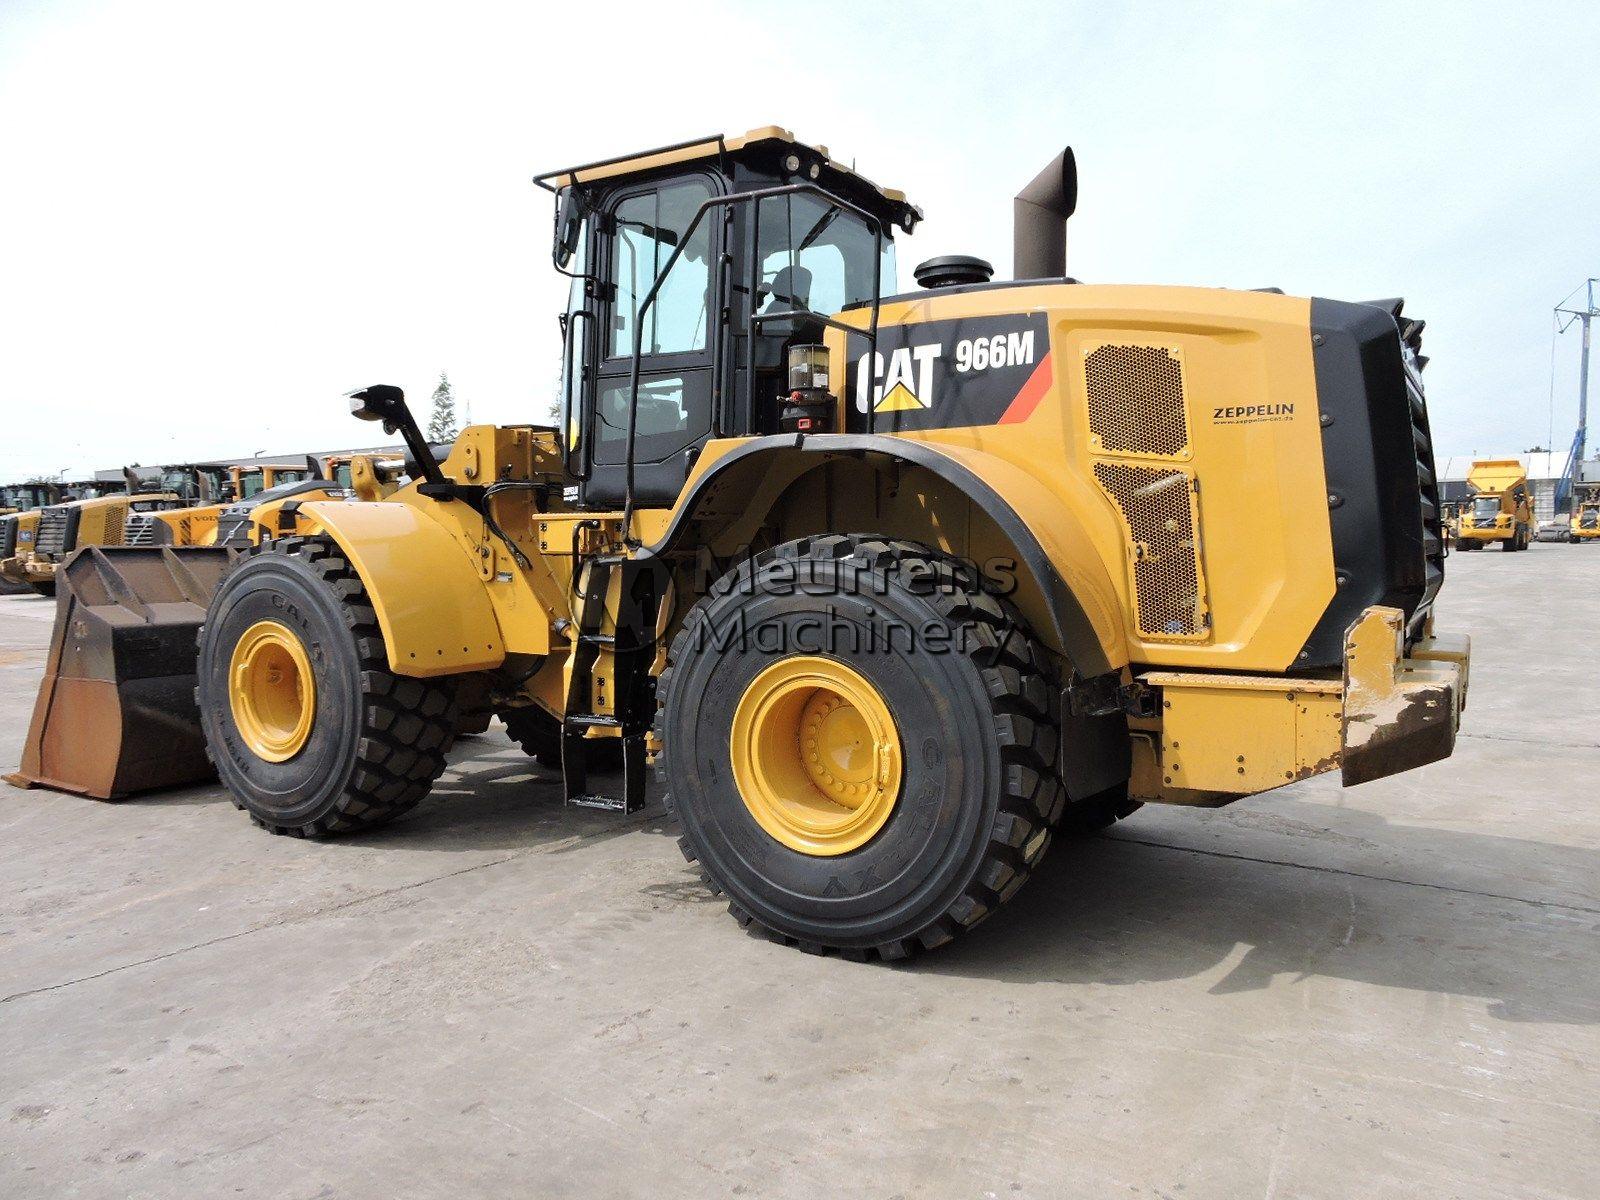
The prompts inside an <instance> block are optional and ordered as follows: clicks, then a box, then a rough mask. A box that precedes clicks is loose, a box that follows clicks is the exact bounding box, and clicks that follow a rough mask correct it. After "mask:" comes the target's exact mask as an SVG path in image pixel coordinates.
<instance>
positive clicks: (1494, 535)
mask: <svg viewBox="0 0 1600 1200" xmlns="http://www.w3.org/2000/svg"><path fill="white" fill-rule="evenodd" d="M1516 536H1517V526H1516V523H1515V522H1512V523H1511V524H1510V525H1505V526H1500V527H1496V526H1493V525H1486V526H1484V527H1483V528H1481V529H1480V528H1478V527H1477V526H1474V525H1468V524H1466V523H1464V522H1463V523H1462V525H1461V527H1460V528H1459V529H1458V530H1457V531H1456V537H1458V538H1460V539H1461V540H1462V541H1464V542H1509V541H1510V540H1511V539H1512V538H1514V537H1516Z"/></svg>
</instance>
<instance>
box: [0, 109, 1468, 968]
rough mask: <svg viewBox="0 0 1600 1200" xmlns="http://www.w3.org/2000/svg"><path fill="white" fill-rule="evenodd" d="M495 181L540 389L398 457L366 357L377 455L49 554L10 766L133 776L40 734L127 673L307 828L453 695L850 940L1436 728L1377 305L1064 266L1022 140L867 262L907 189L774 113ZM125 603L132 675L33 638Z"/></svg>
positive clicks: (889, 940) (51, 778)
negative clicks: (902, 248)
mask: <svg viewBox="0 0 1600 1200" xmlns="http://www.w3.org/2000/svg"><path fill="white" fill-rule="evenodd" d="M537 182H539V183H540V184H541V185H543V186H545V187H546V188H548V189H550V190H551V191H553V192H554V193H555V197H556V205H555V210H556V220H555V229H554V239H553V242H554V251H553V254H554V259H555V265H556V266H557V268H558V269H559V270H561V271H563V272H564V273H566V274H567V275H568V276H569V277H570V278H571V280H572V289H571V298H570V301H569V305H568V309H567V312H566V313H565V315H564V318H563V322H562V324H563V330H564V354H565V361H564V369H563V378H564V398H563V405H562V411H561V417H560V423H559V426H558V427H557V428H554V429H552V428H545V427H540V426H535V425H526V426H509V427H493V426H475V427H472V428H469V429H467V430H466V431H465V432H464V433H463V434H462V435H461V436H460V438H459V439H458V440H457V441H456V443H455V445H454V446H453V448H451V449H450V451H449V453H448V456H447V457H445V458H444V459H443V461H439V459H438V457H436V455H435V454H434V452H433V450H432V449H431V448H430V447H429V446H428V445H427V444H426V442H425V441H424V439H423V437H422V434H421V432H420V430H419V429H418V427H417V424H416V421H415V420H414V418H413V417H412V415H411V414H410V412H409V411H408V409H407V407H406V405H405V402H404V398H403V396H402V394H401V392H400V390H399V389H398V388H394V387H388V386H382V385H379V386H374V387H370V388H367V389H365V390H363V391H360V392H357V393H354V394H353V395H352V397H351V404H352V409H353V412H354V414H355V415H356V416H358V417H360V418H363V419H367V420H374V421H380V422H382V423H383V424H384V425H385V427H386V429H388V430H389V431H390V432H395V431H398V432H399V433H400V434H401V435H402V436H403V438H404V440H405V442H406V445H407V448H408V457H409V459H410V460H411V469H410V471H409V473H410V474H411V476H412V478H413V480H414V482H412V483H410V484H408V485H407V486H405V487H403V488H400V489H399V490H397V491H396V492H394V494H393V495H391V496H388V497H387V498H384V499H382V500H379V501H376V502H360V503H336V502H326V501H320V502H307V503H297V502H295V501H294V500H289V501H286V502H284V503H282V504H281V505H279V506H277V507H276V509H275V510H274V511H273V513H272V515H271V518H270V520H266V521H264V522H260V519H259V518H258V522H260V523H263V524H264V526H265V527H266V528H267V530H268V532H270V533H271V535H272V536H270V537H269V538H267V539H265V540H263V541H261V543H260V544H259V545H258V546H256V547H254V548H252V549H251V550H250V551H249V552H248V553H246V554H243V555H241V556H239V557H238V558H237V561H236V562H233V563H232V564H231V565H230V563H229V561H228V557H227V556H228V555H229V554H230V553H232V552H231V551H228V550H222V549H212V550H207V549H190V550H182V549H173V550H165V551H162V552H160V553H161V555H162V556H163V557H162V558H161V559H160V560H159V561H158V562H151V561H148V560H146V561H143V562H139V563H135V562H134V561H132V560H131V559H129V558H128V557H127V556H128V552H123V554H122V555H120V556H119V555H117V554H115V553H113V552H104V551H84V552H81V553H80V554H79V555H78V556H77V557H76V558H75V559H74V560H73V561H72V562H71V563H69V565H68V566H67V568H66V570H65V572H64V575H65V578H66V581H67V586H68V589H69V591H68V594H67V595H66V596H64V597H63V601H62V608H61V613H60V617H59V619H58V623H57V629H56V640H55V642H54V643H53V645H52V668H54V669H53V671H52V673H51V675H50V676H48V677H47V679H46V684H45V688H44V689H42V690H41V695H40V700H39V703H38V706H37V707H36V709H35V714H34V721H33V726H32V728H31V730H30V736H29V742H28V750H27V758H26V759H25V761H24V764H23V768H22V771H21V773H20V775H19V776H18V777H17V779H18V780H19V781H21V782H29V781H45V782H50V783H51V784H52V785H53V786H62V787H66V788H75V789H77V790H81V791H86V792H88V793H89V794H96V795H107V794H120V793H121V792H126V791H128V790H132V789H133V788H134V787H135V786H140V785H142V781H143V780H148V779H150V778H153V777H155V776H158V775H160V774H161V769H162V765H163V764H162V763H161V762H158V761H152V760H150V759H141V760H140V761H139V762H138V764H137V765H138V767H139V770H137V771H133V770H129V771H122V772H121V773H120V775H119V774H118V772H117V770H116V768H118V767H119V766H121V765H122V764H120V763H113V764H111V767H112V770H111V772H110V774H112V775H117V779H116V781H115V783H114V784H112V785H109V786H108V785H106V784H105V783H104V782H103V779H104V777H105V774H106V773H104V772H102V776H101V778H102V782H91V781H88V780H86V779H85V778H84V773H83V772H82V771H81V770H78V769H77V767H76V766H75V761H74V760H73V758H72V756H71V753H70V752H71V751H72V750H73V749H75V748H81V747H80V746H78V745H77V742H79V741H81V738H82V737H84V736H87V733H86V731H87V730H89V729H91V728H93V725H92V724H91V723H88V722H86V721H85V720H84V719H83V716H82V713H81V712H80V711H78V710H76V709H75V708H74V705H75V704H78V703H82V704H83V705H85V706H87V705H90V704H94V705H98V706H99V707H98V712H99V714H101V719H102V720H104V721H106V722H115V721H122V722H123V723H124V724H126V723H127V721H128V719H129V714H134V715H135V719H137V720H149V719H151V718H150V717H149V713H150V710H151V708H152V707H153V705H152V703H151V701H150V696H151V695H158V696H160V697H161V698H162V699H163V700H168V701H170V703H171V708H170V709H168V710H167V711H166V712H165V713H164V715H165V716H166V718H167V719H169V720H170V722H171V724H172V726H173V727H174V729H175V730H176V731H177V732H178V734H183V732H184V731H185V730H188V731H190V734H191V735H192V736H190V740H189V741H188V742H187V743H185V746H186V747H192V746H193V744H194V743H195V742H196V741H198V740H199V738H198V733H199V731H203V735H204V743H205V744H206V746H207V747H208V748H209V752H210V754H211V756H212V758H213V759H214V761H215V765H216V770H217V772H218V774H219V775H220V776H221V778H222V781H223V782H224V783H225V784H226V785H227V787H228V788H229V790H230V791H231V792H232V794H233V797H234V799H235V801H236V803H238V804H239V806H240V807H242V808H244V809H246V810H247V811H248V813H249V814H250V816H251V817H252V818H253V819H254V820H255V821H256V822H257V823H259V824H261V825H263V826H265V827H266V828H267V829H269V830H271V831H273V832H275V833H283V834H292V835H296V836H321V835H326V834H336V833H345V832H351V831H355V830H361V829H366V828H371V827H373V826H375V825H377V824H380V823H382V822H385V821H387V820H390V819H392V818H393V817H395V816H397V815H399V814H401V813H403V812H405V811H406V810H408V809H409V808H411V807H413V806H414V805H416V804H417V803H418V802H419V801H420V800H422V799H423V798H424V797H425V796H426V795H427V794H428V792H429V790H430V788H431V787H432V785H433V782H434V780H435V779H436V778H437V777H438V776H439V774H440V772H441V771H442V770H443V769H444V764H445V754H446V752H447V751H448V750H449V748H450V745H451V741H452V738H453V737H454V736H455V730H456V729H457V728H459V727H460V725H461V723H462V722H463V720H465V719H467V718H469V717H472V716H477V717H479V718H481V717H482V716H483V715H485V714H487V713H489V712H494V713H498V714H500V715H501V716H503V717H504V718H505V720H506V722H507V725H508V727H509V728H510V729H511V730H512V732H513V735H514V736H516V737H517V738H518V740H519V741H521V742H522V744H523V745H524V747H525V748H527V749H528V750H529V751H530V752H531V753H533V754H535V755H537V756H538V757H539V758H540V759H541V761H545V762H549V763H559V765H560V768H561V772H562V786H563V790H564V793H565V795H566V798H567V800H568V802H569V803H571V804H574V805H583V806H591V807H600V808H607V809H612V810H614V811H616V812H618V813H627V812H633V811H636V810H637V809H638V808H639V807H641V806H642V805H643V803H644V778H645V777H644V772H645V767H646V762H647V759H649V758H654V760H655V766H656V768H657V769H658V771H659V773H660V774H661V776H662V778H663V780H664V782H665V787H666V792H667V805H668V807H669V809H670V810H671V811H672V813H673V814H674V815H675V816H676V818H677V819H678V821H679V822H680V823H681V826H682V846H683V849H684V853H685V854H686V855H687V856H688V857H689V858H690V859H691V860H692V861H695V862H697V863H698V864H699V866H700V868H701V869H702V870H703V872H704V874H705V877H706V879H707V882H708V884H709V886H711V887H712V888H713V889H715V890H716V891H718V892H719V893H722V894H724V895H726V897H727V899H728V904H729V909H730V912H732V914H733V915H734V916H735V917H736V918H737V919H738V920H739V921H740V923H741V924H746V925H754V926H755V927H757V928H759V929H762V930H765V931H766V932H768V933H769V934H770V935H771V936H773V937H775V938H779V939H782V940H785V941H788V942H791V943H795V944H797V945H799V946H801V947H802V948H805V949H808V950H824V949H834V950H837V951H839V952H841V953H843V954H846V955H849V956H851V957H857V958H865V957H871V956H877V957H882V958H899V957H903V956H905V955H907V954H910V953H912V952H914V951H916V950H919V949H925V948H931V947H935V946H939V945H941V944H943V943H945V942H948V941H949V940H950V939H951V938H953V937H955V936H957V935H959V934H961V933H962V932H964V931H965V930H968V929H970V928H972V927H973V926H975V925H977V924H978V923H979V922H981V921H982V920H983V919H984V918H985V916H987V915H988V914H989V913H991V912H992V911H994V910H995V909H996V908H997V907H998V906H999V905H1001V904H1003V903H1004V902H1005V901H1006V900H1008V899H1009V898H1010V897H1011V896H1012V895H1014V894H1015V893H1016V891H1017V889H1018V888H1020V887H1021V886H1022V884H1023V882H1024V881H1025V880H1026V879H1027V878H1028V876H1029V874H1030V872H1031V871H1032V869H1033V868H1034V867H1035V866H1036V865H1037V864H1038V862H1039V861H1040V858H1041V856H1042V855H1043V854H1044V853H1045V852H1046V850H1047V848H1048V847H1049V845H1050V842H1051V840H1052V838H1053V837H1054V836H1055V834H1056V833H1057V832H1058V831H1060V830H1063V829H1068V828H1085V827H1094V826H1097V825H1101V824H1105V823H1108V822H1110V821H1113V820H1116V819H1117V818H1118V817H1120V816H1123V815H1126V814H1127V813H1128V812H1130V811H1131V810H1132V809H1133V808H1135V807H1137V806H1138V805H1139V804H1140V803H1144V802H1163V803H1174V804H1189V805H1200V806H1211V805H1220V804H1226V803H1228V802H1229V801H1231V800H1234V799H1237V798H1238V797H1240V796H1243V795H1249V794H1252V793H1255V792H1261V791H1265V790H1268V789H1271V788H1274V787H1278V786H1281V785H1283V784H1285V783H1288V782H1292V781H1294V780H1298V779H1304V778H1307V777H1309V776H1313V775H1317V774H1320V773H1323V772H1329V771H1335V770H1337V771H1339V772H1340V773H1341V775H1342V777H1343V781H1344V782H1345V783H1346V784H1357V783H1361V782H1363V781H1366V780H1369V779H1376V778H1379V777H1382V776H1386V775H1390V774H1393V773H1396V772H1399V771H1404V770H1408V769H1411V768H1413V767H1417V766H1421V765H1422V764H1424V763H1428V762H1432V761H1435V760H1437V759H1440V758H1443V757H1445V756H1447V755H1448V754H1450V753H1451V750H1452V748H1453V745H1454V738H1455V732H1456V728H1457V723H1458V718H1459V713H1460V709H1461V706H1462V703H1463V701H1464V698H1465V694H1466V688H1467V665H1468V647H1467V643H1466V639H1465V638H1461V637H1447V636H1445V635H1442V634H1438V633H1436V632H1435V631H1434V629H1433V617H1432V612H1433V604H1434V600H1435V598H1436V596H1437V594H1438V591H1439V588H1440V585H1441V583H1442V581H1443V574H1444V545H1443V542H1442V539H1441V533H1442V530H1441V525H1440V513H1439V498H1438V495H1437V490H1436V485H1435V482H1434V467H1433V461H1432V450H1431V436H1430V432H1429V426H1428V413H1427V407H1426V403H1425V401H1424V398H1423V391H1422V384H1421V374H1420V372H1421V365H1422V360H1421V358H1420V331H1421V323H1420V322H1418V321H1416V320H1413V319H1411V318H1409V317H1407V316H1405V314H1404V313H1403V309H1402V306H1401V303H1400V302H1399V301H1379V302H1375V303H1345V302H1340V301H1334V300H1324V299H1306V298H1301V297H1293V296H1286V295H1281V294H1277V293H1273V292H1244V291H1228V290H1221V289H1202V288H1183V287H1132V286H1123V285H1089V284H1080V283H1077V282H1075V281H1073V280H1071V279H1068V278H1066V276H1065V224H1066V219H1067V217H1068V216H1069V215H1070V214H1071V213H1072V211H1073V208H1074V206H1075V203H1076V191H1077V178H1076V168H1075V165H1074V162H1073V158H1072V155H1071V152H1070V151H1067V152H1064V153H1063V154H1061V155H1059V156H1057V157H1056V158H1055V159H1054V160H1053V161H1052V162H1051V163H1050V164H1049V165H1048V166H1047V167H1046V168H1045V170H1044V171H1043V172H1041V173H1040V175H1039V176H1038V177H1037V178H1036V179H1034V180H1033V181H1032V182H1031V183H1030V184H1029V185H1028V186H1027V187H1026V188H1024V189H1023V191H1022V192H1021V193H1020V194H1019V195H1018V196H1017V198H1016V201H1015V204H1014V214H1013V215H1014V224H1015V237H1014V246H1015V274H1016V276H1017V278H1016V280H1014V281H1012V282H995V281H993V280H992V279H991V278H990V274H991V272H990V269H989V267H988V265H987V264H986V263H983V262H981V261H979V260H976V259H971V258H965V257H958V256H946V257H944V258H940V259H934V260H930V261H929V262H926V263H923V264H922V265H921V266H920V267H919V268H918V269H917V272H916V274H917V279H918V282H919V283H920V284H921V285H922V286H921V287H920V288H918V289H917V290H914V291H911V292H906V293H895V292H894V288H895V284H894V279H895V273H894V251H895V243H896V239H897V238H898V237H900V236H903V235H906V234H909V233H910V232H912V231H913V230H914V229H915V228H916V225H917V223H918V221H919V219H920V216H921V214H920V212H919V210H917V209H916V208H914V207H913V206H911V205H910V204H909V203H907V201H906V199H905V197H904V196H903V195H901V194H900V193H898V192H894V191H891V190H888V189H886V188H881V187H878V186H877V185H875V184H873V183H871V182H870V181H868V180H867V179H865V178H863V177H862V176H860V175H859V174H857V173H856V172H855V171H854V170H853V169H851V168H847V167H845V166H843V165H841V164H839V163H837V162H835V161H833V160H832V159H831V158H830V157H829V155H828V153H827V151H826V149H825V148H822V147H814V146H809V145H805V144H803V143H800V142H798V141H796V140H795V139H794V138H793V137H792V136H791V135H790V134H788V133H787V132H785V131H783V130H780V129H777V128H767V129H761V130H756V131H753V132H751V133H748V134H746V135H744V136H742V137H711V138H704V139H699V140H696V141H693V142H686V143H682V144H678V145H673V146H666V147H661V148H658V149H655V150H651V151H648V152H646V153H643V154H638V155H630V156H627V157H623V158H616V159H608V160H605V161H602V162H596V163H590V164H587V165H585V166H582V167H575V168H568V169H565V170H562V171H558V172H555V173H553V174H550V175H545V176H541V177H540V178H539V180H538V181H537ZM258 511H259V510H258ZM145 553H148V552H145ZM197 628H198V651H197V652H196V650H195V649H194V647H195V645H196V643H195V641H194V635H195V632H196V629H197ZM174 630H176V631H177V632H176V633H175V634H173V636H172V637H171V639H170V641H171V646H170V654H171V656H172V657H171V661H169V662H167V663H165V666H164V669H165V670H166V671H168V672H169V673H170V674H169V675H168V676H165V677H163V678H162V679H159V680H155V681H152V680H150V679H140V680H135V679H133V678H132V675H133V672H131V671H130V672H127V673H126V674H123V673H119V672H120V670H121V668H120V665H119V666H118V667H117V668H116V669H113V670H112V671H111V672H110V673H109V674H107V675H105V676H103V677H98V678H95V679H92V680H90V679H85V678H83V677H82V676H83V674H84V673H83V672H82V671H79V670H78V668H77V664H79V663H80V662H82V661H83V660H85V659H92V658H96V657H98V658H100V659H102V660H104V661H107V662H112V663H117V664H120V662H121V661H122V659H121V657H120V656H119V652H120V651H121V650H122V649H123V647H124V645H125V644H126V643H127V642H129V641H131V640H132V639H134V638H135V637H136V636H137V637H138V638H142V639H146V640H149V639H151V638H153V637H162V636H165V635H166V634H168V633H171V632H172V631H174ZM153 671H154V668H152V672H153ZM180 676H181V678H179V677H180ZM191 683H192V684H193V685H194V687H193V689H192V694H193V695H195V696H196V700H195V701H194V702H193V703H192V704H187V705H185V704H183V703H181V699H180V698H181V697H183V696H186V695H189V694H191V691H190V690H187V689H186V686H185V685H188V684H191ZM69 684H70V685H71V686H72V688H73V689H75V690H76V692H77V697H67V696H66V694H65V685H69ZM135 684H137V686H138V687H139V688H143V689H144V694H142V695H138V696H130V695H129V694H128V693H129V692H130V691H132V690H133V689H134V686H135ZM52 689H53V690H52ZM123 745H124V746H130V750H129V751H128V755H129V757H131V758H137V757H138V754H137V751H138V747H139V743H138V742H137V741H136V740H135V741H132V742H130V741H129V740H128V739H124V742H123ZM602 748H606V749H602ZM607 750H609V755H610V759H611V761H613V762H620V765H621V768H622V771H621V776H620V779H618V778H598V777H597V775H596V772H595V767H596V766H597V765H604V763H605V758H606V753H607ZM172 758H173V756H168V759H167V763H166V765H167V766H169V767H170V766H171V765H172ZM179 773H180V774H181V772H179ZM172 774H173V772H172V771H168V772H167V776H166V779H167V780H168V781H170V777H171V775H172Z"/></svg>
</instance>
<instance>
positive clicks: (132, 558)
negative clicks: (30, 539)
mask: <svg viewBox="0 0 1600 1200" xmlns="http://www.w3.org/2000/svg"><path fill="white" fill-rule="evenodd" d="M237 556H238V551H237V550H233V549H229V548H225V547H211V546H182V547H172V546H162V547H120V548H106V547H101V546H89V547H85V548H84V549H82V550H79V551H77V552H76V553H75V554H73V555H72V556H71V557H70V558H69V559H68V560H67V561H66V563H65V564H64V565H63V566H62V567H61V569H60V571H59V572H58V573H57V577H56V578H57V585H58V586H57V592H56V623H55V629H54V631H53V632H52V633H51V637H50V657H49V660H48V662H47V663H46V665H45V674H44V680H43V681H42V682H41V683H40V685H39V696H38V699H37V700H35V701H34V706H33V721H32V723H31V724H30V725H29V727H28V740H27V741H26V742H25V743H24V745H23V751H22V765H21V766H20V767H19V768H18V769H17V771H16V773H15V774H13V775H8V776H6V782H8V783H12V784H16V785H17V786H18V787H45V788H53V789H55V790H58V791H64V792H77V793H80V794H82V795H85V796H92V797H94V798H96V799H99V800H118V799H121V798H122V797H124V796H129V795H132V794H133V793H135V792H143V791H150V790H152V789H155V788H164V787H176V786H179V785H181V784H186V783H196V782H200V781H202V780H206V779H211V778H214V777H215V772H214V771H213V770H212V767H211V763H210V761H209V760H208V759H207V758H206V747H205V737H204V735H203V734H202V733H201V731H200V715H199V712H198V711H197V710H196V708H195V701H194V690H195V657H196V646H195V640H196V635H197V634H198V632H199V629H200V624H201V622H203V621H204V620H205V615H206V606H207V604H208V603H209V602H210V599H211V597H212V595H213V594H214V593H215V592H216V590H217V585H218V584H219V583H220V582H221V580H222V576H223V574H224V572H226V570H227V568H228V566H229V564H230V563H231V562H232V561H233V560H234V559H235V558H236V557H237Z"/></svg>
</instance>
